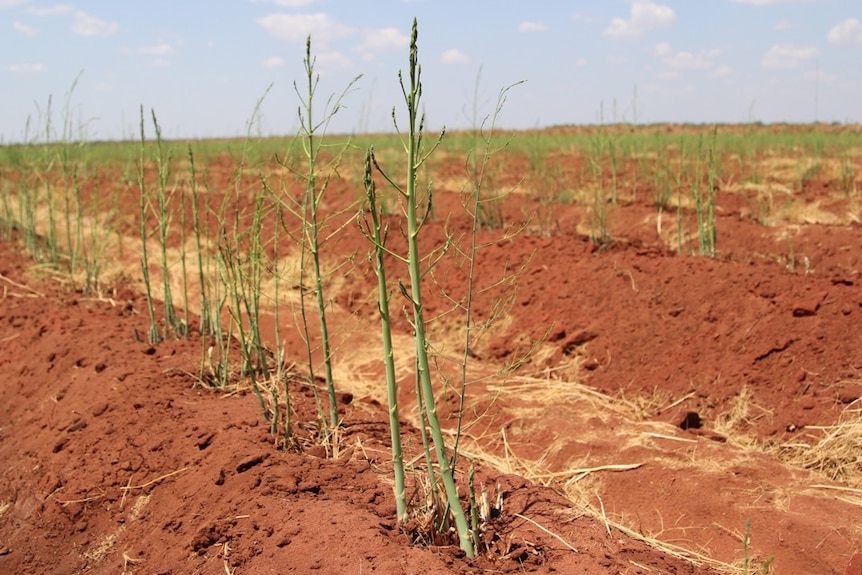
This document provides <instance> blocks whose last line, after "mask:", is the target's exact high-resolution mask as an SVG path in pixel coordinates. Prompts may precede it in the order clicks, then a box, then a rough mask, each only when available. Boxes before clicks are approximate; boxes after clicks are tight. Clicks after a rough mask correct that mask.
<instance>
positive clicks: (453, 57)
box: [440, 48, 470, 64]
mask: <svg viewBox="0 0 862 575" xmlns="http://www.w3.org/2000/svg"><path fill="white" fill-rule="evenodd" d="M440 61H441V62H442V63H444V64H464V63H466V62H469V61H470V58H468V57H467V54H465V53H464V52H462V51H461V50H458V49H457V48H450V49H449V50H446V51H445V52H443V54H442V55H441V56H440Z"/></svg>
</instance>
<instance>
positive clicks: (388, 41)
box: [312, 28, 410, 52]
mask: <svg viewBox="0 0 862 575" xmlns="http://www.w3.org/2000/svg"><path fill="white" fill-rule="evenodd" d="M312 40H314V38H313V37H312ZM409 43H410V38H408V37H407V35H405V34H403V33H402V32H401V30H399V29H398V28H374V29H367V30H363V31H362V43H361V44H359V46H357V48H359V49H360V50H362V51H365V52H381V51H385V50H390V49H395V48H403V47H404V46H407V45H408V44H409Z"/></svg>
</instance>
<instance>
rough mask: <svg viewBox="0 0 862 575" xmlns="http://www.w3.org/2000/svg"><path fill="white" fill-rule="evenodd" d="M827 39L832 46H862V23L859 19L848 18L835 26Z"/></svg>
mask: <svg viewBox="0 0 862 575" xmlns="http://www.w3.org/2000/svg"><path fill="white" fill-rule="evenodd" d="M826 39H827V40H829V43H830V44H837V45H839V46H849V45H852V44H862V22H860V21H859V20H858V19H857V18H848V19H847V20H844V21H843V22H841V23H840V24H836V25H835V26H833V27H832V29H831V30H829V33H828V34H827V35H826Z"/></svg>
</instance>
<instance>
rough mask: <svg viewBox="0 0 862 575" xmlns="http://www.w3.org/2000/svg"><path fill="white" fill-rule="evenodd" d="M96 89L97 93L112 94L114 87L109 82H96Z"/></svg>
mask: <svg viewBox="0 0 862 575" xmlns="http://www.w3.org/2000/svg"><path fill="white" fill-rule="evenodd" d="M95 89H96V91H97V92H112V91H113V90H114V87H113V86H112V85H111V84H109V83H108V82H96V86H95Z"/></svg>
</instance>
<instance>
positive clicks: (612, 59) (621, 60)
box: [608, 54, 628, 66]
mask: <svg viewBox="0 0 862 575" xmlns="http://www.w3.org/2000/svg"><path fill="white" fill-rule="evenodd" d="M608 62H609V63H611V64H614V65H617V66H619V65H620V64H625V63H626V62H628V58H626V57H625V56H620V55H618V54H611V55H609V56H608Z"/></svg>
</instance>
